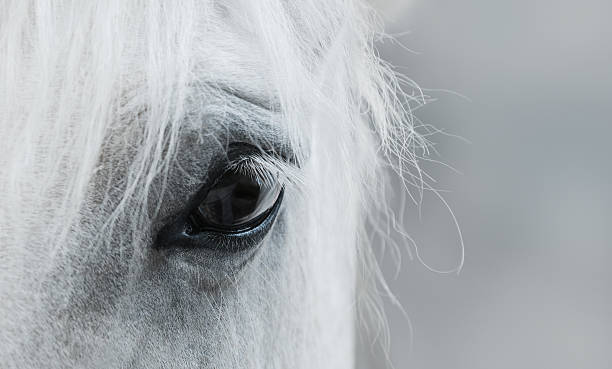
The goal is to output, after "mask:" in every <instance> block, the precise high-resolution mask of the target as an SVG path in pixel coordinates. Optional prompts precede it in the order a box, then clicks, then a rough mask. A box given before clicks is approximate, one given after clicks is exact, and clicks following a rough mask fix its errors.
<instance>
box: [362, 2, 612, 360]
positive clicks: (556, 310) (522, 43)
mask: <svg viewBox="0 0 612 369" xmlns="http://www.w3.org/2000/svg"><path fill="white" fill-rule="evenodd" d="M388 2H389V4H388V9H390V11H388V12H387V14H388V16H389V19H390V22H389V25H388V31H389V32H390V33H399V32H405V31H410V33H409V34H403V35H399V36H397V38H398V39H399V40H400V41H401V42H402V43H403V44H404V45H405V46H406V47H408V48H410V49H411V50H413V51H414V53H412V52H409V51H406V50H404V49H402V48H401V47H399V46H398V45H394V44H392V43H389V42H386V43H384V44H381V45H379V48H380V50H381V53H382V55H383V57H384V58H386V59H387V60H389V61H391V62H392V63H393V64H394V65H396V66H398V67H400V69H399V70H400V71H401V72H403V73H405V74H406V75H407V76H409V77H410V78H412V79H414V80H415V81H416V82H418V83H419V85H420V86H421V87H423V88H424V89H426V93H427V94H429V95H431V96H433V97H435V98H437V101H436V102H433V103H431V104H427V105H426V106H424V107H423V108H421V109H420V110H418V111H417V112H416V114H417V116H418V117H419V118H420V119H421V120H422V121H424V122H426V123H429V124H432V125H434V126H436V127H437V128H440V129H442V130H444V131H446V132H448V133H451V134H455V135H459V136H461V137H464V138H465V139H467V140H469V141H470V142H469V143H467V142H465V141H463V140H461V139H457V138H453V137H449V136H444V135H437V136H436V137H434V138H433V140H434V141H435V142H437V143H438V145H437V148H438V150H439V151H440V154H441V160H442V161H444V162H445V163H447V164H449V165H451V166H453V167H454V168H456V169H457V170H459V171H461V174H457V173H454V172H452V171H450V170H448V169H446V168H444V167H442V166H440V165H433V164H429V165H426V167H425V169H426V170H427V171H428V172H429V173H430V174H432V175H433V176H434V177H435V178H436V179H437V180H438V184H437V185H436V186H437V188H439V189H448V190H450V191H451V192H448V193H445V194H444V196H445V198H446V199H447V200H448V202H449V204H450V206H451V207H452V209H453V211H454V213H455V215H456V216H457V218H458V220H459V222H460V224H461V229H462V231H463V235H464V238H465V246H466V249H465V252H466V259H465V265H464V267H463V270H462V271H461V273H460V274H459V275H457V274H447V275H443V274H437V273H434V272H431V271H429V270H428V269H427V268H426V267H425V266H424V265H423V264H422V263H420V262H419V261H417V260H412V261H411V260H410V259H409V257H408V255H407V253H406V252H404V255H403V256H404V258H403V263H402V269H401V272H400V273H399V275H397V277H396V276H395V275H394V265H393V263H392V262H391V260H390V259H391V257H390V255H389V254H387V255H386V256H385V257H384V258H383V260H382V262H383V265H384V267H385V271H386V274H387V278H388V280H389V282H390V285H391V287H392V290H393V291H394V292H395V293H396V294H397V296H398V298H399V300H400V301H401V303H402V304H403V306H404V308H405V310H406V313H407V315H408V316H409V318H410V322H411V324H412V338H411V335H410V326H409V323H408V321H407V320H406V319H405V318H404V317H403V316H402V314H401V312H400V311H399V310H398V309H397V308H395V307H393V306H391V305H389V306H388V307H387V314H388V317H389V320H390V323H391V336H392V337H391V361H392V363H393V365H394V367H395V368H398V369H399V368H424V369H427V368H445V369H446V368H465V369H478V368H487V369H488V368H612V332H611V329H612V318H611V317H610V312H611V311H612V293H611V291H610V287H612V267H611V265H612V250H611V248H612V230H611V229H612V195H611V191H610V190H611V189H612V188H611V187H612V186H611V184H612V164H611V163H610V159H611V158H612V143H611V140H612V124H611V123H612V118H611V111H610V107H611V106H612V2H611V1H609V0H608V1H595V0H583V1H567V0H558V1H552V0H550V1H540V0H532V1H529V0H512V1H510V0H507V1H501V0H462V1H458V0H415V1H414V3H413V4H411V5H410V6H403V7H402V6H401V5H403V4H401V3H398V4H396V5H398V6H397V7H396V6H394V4H393V3H392V2H391V1H390V0H388ZM427 89H430V90H427ZM445 90H450V91H453V92H455V93H457V94H460V95H463V96H465V97H467V98H468V99H469V100H468V99H466V98H463V97H460V96H457V95H456V94H454V93H449V92H445ZM404 223H405V226H406V228H407V229H408V231H409V233H410V235H411V236H413V237H414V239H415V241H416V242H417V244H418V246H419V251H420V255H421V257H422V259H423V260H424V262H425V263H426V264H427V265H429V266H430V267H432V268H436V269H450V268H453V267H454V266H455V265H456V263H457V262H458V261H459V256H460V250H459V240H458V237H457V232H456V230H455V228H454V226H453V223H452V218H451V217H450V215H449V213H448V211H447V210H446V209H445V208H444V206H443V204H441V203H440V201H439V200H437V199H436V198H435V197H433V196H426V197H425V199H424V202H423V206H422V209H421V216H420V218H419V214H418V210H417V208H416V207H415V206H411V208H409V209H408V210H407V214H406V218H405V220H404ZM361 350H362V352H361V355H360V359H359V360H360V364H361V367H364V368H385V367H387V366H386V365H387V364H386V362H385V360H384V359H382V358H381V357H380V355H378V356H377V355H372V354H371V353H370V351H376V350H370V349H369V348H368V347H365V348H362V349H361Z"/></svg>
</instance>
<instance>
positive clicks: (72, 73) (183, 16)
mask: <svg viewBox="0 0 612 369" xmlns="http://www.w3.org/2000/svg"><path fill="white" fill-rule="evenodd" d="M380 34H381V29H380V24H379V23H378V21H377V18H376V17H375V15H374V13H373V12H372V10H371V9H370V8H369V6H368V5H366V4H365V3H362V2H360V1H356V0H355V1H351V0H303V1H297V2H291V1H284V0H258V1H253V0H227V1H197V0H186V1H180V2H168V1H161V0H157V1H124V0H108V1H104V2H97V1H76V0H74V1H69V0H64V1H54V2H46V1H34V0H31V1H25V0H0V61H1V62H0V63H2V64H1V65H0V81H2V83H1V85H0V205H1V207H0V261H1V263H0V264H2V266H0V268H4V269H5V270H16V271H18V270H31V269H32V268H42V269H45V268H48V267H49V263H50V261H49V260H52V259H53V257H54V255H57V254H62V253H64V252H65V250H63V248H64V247H68V246H67V244H66V243H65V242H64V241H65V239H66V238H67V237H68V236H69V235H70V232H72V231H73V230H74V229H75V224H76V223H78V222H79V221H80V220H79V219H80V214H82V212H83V209H84V206H85V203H86V202H87V201H90V200H88V199H87V196H88V191H89V190H90V189H91V186H92V180H93V178H95V177H96V176H100V175H102V176H104V175H105V174H104V173H105V170H108V168H105V167H102V166H101V163H102V162H103V163H107V165H108V163H113V162H121V160H123V159H122V158H125V157H129V158H130V160H129V162H128V163H127V164H121V165H120V167H121V170H122V171H123V172H122V173H123V175H122V178H123V179H122V181H121V183H106V184H104V185H105V186H106V187H105V188H104V191H103V193H102V194H101V195H99V196H98V197H100V198H97V199H96V201H97V203H104V202H105V201H107V199H108V198H110V197H111V193H112V194H116V193H118V192H119V193H120V196H119V197H118V201H116V202H114V203H113V211H112V214H110V215H109V218H108V219H105V226H104V228H102V230H100V229H98V230H97V232H98V233H97V234H94V235H89V234H87V233H86V232H85V231H80V232H81V233H82V234H83V236H84V237H85V236H89V237H95V238H96V240H97V241H96V242H91V243H89V244H88V245H89V247H93V246H94V245H100V244H104V242H105V239H106V238H107V237H106V236H105V235H106V233H105V232H107V233H108V234H110V233H111V232H112V229H113V227H114V224H115V221H116V220H117V219H119V217H121V216H122V215H125V214H126V213H129V214H130V217H131V218H132V219H134V221H133V222H131V223H130V227H132V228H133V229H131V232H132V233H134V234H136V233H137V232H138V228H139V227H140V226H141V225H142V224H146V222H147V221H148V220H149V219H150V217H151V212H150V207H151V204H149V203H148V200H147V199H149V192H150V191H151V185H152V183H154V181H155V180H156V178H159V177H160V176H162V177H163V176H164V175H165V174H166V173H167V172H168V170H169V168H170V166H171V163H172V161H173V159H174V158H175V154H176V151H177V150H176V148H177V145H178V142H179V132H180V131H181V129H184V128H185V125H186V124H187V123H186V122H187V121H189V119H186V117H189V116H199V115H204V114H207V113H208V112H210V111H214V112H216V113H220V114H231V115H233V116H237V117H239V118H240V119H238V121H241V122H247V123H245V124H248V122H255V121H261V118H260V117H258V116H257V113H255V112H253V111H252V110H251V109H248V108H245V107H244V106H243V105H241V104H239V103H235V102H233V100H232V98H231V97H230V96H232V95H233V96H235V95H239V96H241V97H242V98H244V99H247V100H251V101H255V102H257V103H258V104H259V105H263V106H264V107H266V108H268V109H269V110H271V111H272V112H273V113H272V114H273V115H274V117H273V118H271V122H273V123H270V124H271V125H272V126H273V130H277V131H278V134H279V135H280V136H282V137H283V140H285V141H286V142H287V146H289V147H291V153H292V155H293V156H294V160H295V161H296V162H298V163H301V164H302V165H303V167H305V168H307V167H308V165H309V163H311V165H312V166H315V167H316V166H317V165H323V164H322V163H342V164H341V165H338V164H336V167H337V168H340V169H342V170H337V171H335V172H333V174H331V175H332V176H333V177H330V178H328V179H327V180H329V181H337V182H339V183H343V184H344V185H345V191H347V192H349V193H352V194H354V196H353V198H354V199H358V200H359V201H358V202H359V204H354V206H355V207H357V208H359V209H360V211H361V215H360V219H361V221H362V222H363V223H364V224H365V223H366V222H367V221H369V222H370V223H371V224H372V225H374V227H372V228H371V229H373V230H374V232H377V234H379V235H382V236H383V237H384V235H385V234H386V233H387V228H386V227H387V226H386V224H383V223H384V222H385V220H384V219H385V217H386V214H387V211H386V206H385V204H384V197H383V187H384V178H385V174H384V172H385V171H386V168H387V167H388V166H390V167H391V168H393V169H394V170H395V171H396V172H397V173H398V174H399V175H400V176H402V177H403V178H404V179H405V181H406V182H417V183H418V182H419V181H420V179H419V170H418V161H417V158H418V156H419V155H420V153H422V151H421V150H427V146H428V143H427V141H426V140H425V139H424V138H423V137H421V136H420V135H419V134H417V133H416V131H415V127H414V125H413V121H412V117H411V115H410V111H409V106H408V105H407V104H406V102H408V101H414V100H415V99H414V98H413V97H412V96H411V95H408V94H406V93H405V92H403V91H402V88H401V83H400V79H399V78H398V77H397V76H396V75H395V74H394V73H393V72H392V71H391V69H390V68H389V66H387V65H386V64H385V63H384V62H383V61H382V60H381V59H380V58H379V57H378V55H377V54H376V51H375V49H374V46H373V43H374V41H375V39H376V37H378V36H379V35H380ZM226 128H227V127H224V126H223V124H221V126H220V127H219V129H220V130H223V129H226ZM245 129H251V130H256V129H261V130H264V131H265V130H266V129H267V128H265V127H264V128H262V127H261V126H260V127H259V128H257V127H254V126H251V127H250V128H248V127H247V128H245ZM267 134H270V133H269V132H268V133H267ZM332 146H333V149H330V147H332ZM314 152H316V153H317V155H313V153H314ZM279 165H280V164H279ZM326 165H331V164H326ZM101 173H102V174H101ZM329 173H330V172H328V174H329ZM286 175H287V177H288V179H287V180H288V181H293V182H295V183H300V182H301V181H304V180H305V179H303V178H300V174H294V173H291V172H288V173H286ZM109 178H110V176H109ZM96 183H98V184H99V182H96ZM303 196H304V197H305V198H308V196H309V195H308V192H307V191H306V190H305V192H304V194H303ZM135 203H136V204H139V207H137V208H134V206H133V204H135ZM347 208H350V207H347ZM32 209H35V210H34V211H33V210H32ZM81 226H83V225H81ZM83 227H84V226H83ZM364 228H365V227H360V228H359V229H362V231H361V232H364V231H363V229H364ZM100 232H101V233H100ZM358 237H359V239H360V246H359V249H358V251H357V252H358V254H359V256H360V259H359V260H360V264H359V265H361V267H359V270H358V272H359V273H360V275H361V278H360V280H359V285H358V286H357V289H358V290H357V292H358V294H359V295H358V297H359V298H360V300H362V302H365V303H366V309H370V308H372V307H374V306H375V305H376V297H372V296H373V295H371V294H370V293H369V292H371V291H372V289H375V288H376V285H377V283H379V282H381V281H382V280H381V279H380V275H379V274H380V273H379V272H378V270H377V267H376V266H375V263H373V257H372V254H371V250H370V248H369V247H368V244H369V242H367V241H368V239H371V238H370V237H365V233H364V234H363V235H359V236H358ZM107 246H108V245H107ZM41 250H42V251H41ZM25 265H27V267H26V266H25ZM68 272H69V271H68ZM21 277H23V276H21V275H19V273H16V274H15V275H14V278H15V279H16V280H17V279H18V278H21ZM9 284H10V282H6V283H5V284H4V286H3V288H10V287H9V286H8V285H9ZM383 286H384V284H383ZM366 291H368V293H366ZM15 293H17V292H15ZM35 298H36V297H35V296H28V297H27V298H25V297H24V299H25V300H24V301H28V300H27V299H30V301H32V303H35V302H36V300H35ZM15 310H19V307H15V306H6V305H5V306H2V307H0V313H1V314H2V315H3V316H6V314H12V313H13V312H14V311H15ZM3 334H6V333H0V342H3V341H4V340H3V339H2V336H3ZM6 339H8V338H6Z"/></svg>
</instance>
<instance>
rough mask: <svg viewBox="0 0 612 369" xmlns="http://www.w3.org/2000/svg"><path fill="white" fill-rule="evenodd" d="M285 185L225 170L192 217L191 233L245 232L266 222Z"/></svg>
mask: <svg viewBox="0 0 612 369" xmlns="http://www.w3.org/2000/svg"><path fill="white" fill-rule="evenodd" d="M281 193H282V186H281V185H280V184H278V183H277V184H274V185H266V184H261V183H259V182H258V181H257V180H255V179H253V178H251V177H249V176H248V175H245V174H242V173H236V172H233V171H227V172H225V173H224V174H223V175H222V176H221V177H220V178H218V179H217V181H216V182H215V184H214V185H213V186H212V187H211V188H210V189H209V190H208V192H207V193H206V195H205V197H204V200H202V202H200V204H199V205H198V206H197V207H196V208H195V209H193V210H192V211H191V213H190V214H189V216H188V218H187V219H188V227H187V233H188V234H191V235H194V234H198V233H201V232H204V231H217V232H222V233H241V232H245V231H248V230H251V229H253V228H255V227H257V226H258V225H259V224H260V223H262V222H263V221H264V220H265V219H266V218H267V217H268V215H269V214H270V213H271V211H272V209H273V208H274V206H275V204H276V203H277V202H278V201H279V200H280V197H281Z"/></svg>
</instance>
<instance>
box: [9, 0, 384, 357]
mask: <svg viewBox="0 0 612 369" xmlns="http://www.w3.org/2000/svg"><path fill="white" fill-rule="evenodd" d="M341 4H342V2H338V4H335V3H334V2H328V1H326V2H324V3H323V2H322V3H320V4H311V5H305V6H303V7H300V9H293V8H291V7H290V6H289V5H287V4H284V3H277V2H274V1H269V2H261V4H259V3H258V4H249V2H235V3H234V2H231V3H229V2H228V3H227V4H225V6H221V5H219V4H217V3H215V4H203V3H202V4H201V3H197V4H196V3H188V2H185V5H181V6H177V7H175V8H172V7H170V6H168V5H167V4H156V3H154V2H152V3H150V4H148V5H146V6H142V5H141V4H127V2H125V3H124V2H110V3H109V4H108V5H107V6H106V7H103V6H96V5H94V4H78V5H75V4H68V3H66V4H64V5H65V6H56V7H53V6H47V5H41V4H38V6H36V7H34V6H33V5H31V4H29V3H27V2H20V3H19V4H13V5H11V6H12V7H13V8H12V9H10V11H8V12H5V14H9V13H10V18H8V17H7V16H4V17H3V18H2V19H1V23H0V26H2V37H0V40H1V42H2V44H1V45H0V55H1V56H2V57H1V59H2V60H5V61H6V62H5V65H4V67H5V68H4V69H2V72H1V73H2V74H0V77H2V78H0V79H2V80H3V81H6V83H5V85H4V87H2V88H1V90H0V100H1V101H2V104H3V105H2V107H1V108H0V121H1V127H0V129H1V131H0V140H2V143H1V144H0V146H2V149H1V150H2V151H1V152H0V154H1V155H0V156H1V157H2V159H0V164H1V169H0V170H2V172H0V181H1V185H0V188H1V189H2V195H0V196H1V197H0V199H1V202H0V204H1V208H0V242H1V248H0V260H1V261H2V262H1V263H0V274H1V277H0V281H1V282H0V291H1V293H0V295H1V296H2V298H1V299H2V302H1V303H0V366H2V367H7V368H9V367H47V368H53V367H57V368H60V367H61V368H65V367H105V368H107V367H147V368H154V367H173V368H181V367H185V368H192V367H206V368H253V367H279V368H286V367H333V368H341V367H350V366H351V364H352V352H353V335H354V332H353V331H354V327H353V326H354V318H355V312H354V310H355V307H354V302H353V300H354V295H355V283H356V281H355V279H356V269H357V268H356V263H357V257H356V254H357V249H356V247H355V244H356V237H357V234H358V232H359V231H360V225H361V221H362V219H361V213H360V211H361V206H362V205H361V204H362V202H363V201H364V198H365V196H366V195H365V194H364V190H363V187H364V182H365V180H364V178H365V177H366V176H367V173H366V172H367V171H368V170H369V169H372V168H374V167H375V161H376V159H375V157H376V153H375V146H374V145H373V144H372V138H371V133H370V131H369V130H368V129H367V128H366V126H365V125H363V124H362V122H361V116H360V114H361V112H360V111H359V107H360V104H359V102H358V101H355V96H353V94H354V91H353V89H352V87H351V86H353V84H354V83H356V80H357V78H355V77H356V75H354V73H355V72H354V71H353V68H355V65H359V63H360V61H359V58H360V57H359V55H358V53H359V52H360V50H359V49H358V48H354V46H353V43H354V42H356V41H355V37H357V36H354V34H355V35H358V34H360V32H361V30H360V29H356V28H353V27H356V26H355V25H354V24H352V22H353V21H354V19H356V17H357V13H355V9H352V8H351V7H348V8H344V7H343V6H342V5H341ZM357 41H358V40H357ZM351 50H354V51H355V53H352V52H351ZM357 76H359V72H357ZM362 77H363V75H362ZM364 78H365V77H364ZM361 82H363V81H361ZM356 100H359V99H356ZM351 102H352V104H353V105H351ZM228 188H229V190H228Z"/></svg>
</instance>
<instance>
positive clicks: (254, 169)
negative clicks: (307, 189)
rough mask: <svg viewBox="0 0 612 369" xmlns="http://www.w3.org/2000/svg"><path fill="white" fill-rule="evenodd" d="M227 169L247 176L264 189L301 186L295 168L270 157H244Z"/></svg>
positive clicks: (300, 179)
mask: <svg viewBox="0 0 612 369" xmlns="http://www.w3.org/2000/svg"><path fill="white" fill-rule="evenodd" d="M228 169H230V170H232V171H235V172H237V173H241V174H244V175H247V176H249V177H251V178H253V179H254V180H255V181H257V183H259V184H260V185H262V186H266V187H274V186H276V185H279V184H280V185H282V186H286V185H296V186H299V185H301V184H303V178H302V175H301V173H300V171H299V170H298V169H297V168H296V167H294V166H292V165H289V164H287V163H285V162H284V161H282V160H280V159H277V158H274V157H272V156H271V155H266V156H259V155H250V156H244V157H241V158H239V159H238V160H236V161H234V162H233V163H232V164H231V165H230V167H229V168H228Z"/></svg>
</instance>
